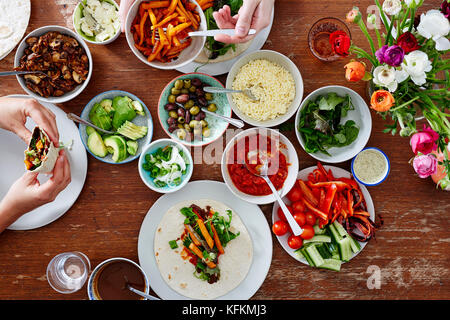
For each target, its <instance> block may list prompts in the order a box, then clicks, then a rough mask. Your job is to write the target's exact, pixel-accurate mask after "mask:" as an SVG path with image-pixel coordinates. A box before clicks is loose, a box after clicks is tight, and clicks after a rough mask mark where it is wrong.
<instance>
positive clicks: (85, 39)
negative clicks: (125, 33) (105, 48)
mask: <svg viewBox="0 0 450 320" xmlns="http://www.w3.org/2000/svg"><path fill="white" fill-rule="evenodd" d="M100 1H106V2H110V1H111V2H112V3H113V4H114V6H115V7H116V8H117V10H119V5H118V4H117V2H116V1H115V0H100ZM80 5H81V2H80V3H78V4H77V5H76V7H75V9H74V10H73V14H72V24H73V28H74V29H75V32H76V33H77V34H78V35H79V36H80V37H82V38H83V40H84V41H87V42H89V43H93V44H109V43H111V42H113V41H114V40H116V39H117V38H118V37H119V35H120V34H121V33H122V22H120V24H119V29H118V30H117V32H116V33H115V34H114V35H113V36H112V37H111V38H109V39H106V40H105V41H92V40H89V39H87V38H86V37H84V36H83V35H81V34H80V33H79V32H78V29H77V26H76V25H75V14H76V12H77V10H78V7H79V6H80ZM119 21H120V17H119Z"/></svg>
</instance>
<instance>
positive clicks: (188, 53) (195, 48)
mask: <svg viewBox="0 0 450 320" xmlns="http://www.w3.org/2000/svg"><path fill="white" fill-rule="evenodd" d="M144 1H148V0H136V1H135V2H134V3H133V5H132V6H131V8H130V10H129V11H128V14H127V20H126V22H125V35H126V37H127V42H128V46H129V47H130V49H131V51H133V53H134V54H135V55H136V57H138V58H139V60H141V61H142V62H143V63H145V64H147V65H149V66H151V67H154V68H157V69H165V70H171V69H177V68H180V67H182V66H184V65H187V64H188V63H190V62H192V61H194V59H195V58H196V57H197V56H198V55H199V54H200V53H201V51H202V50H203V47H204V45H205V42H206V37H193V38H192V43H191V44H190V45H189V47H187V48H185V49H184V50H183V51H181V53H180V55H179V56H178V59H176V60H175V61H172V62H166V63H164V62H160V61H151V62H149V61H148V60H147V57H146V56H144V55H143V54H142V53H141V52H140V51H139V50H138V49H136V47H135V46H134V38H133V34H132V33H131V24H132V23H133V20H134V18H135V17H136V14H137V13H138V10H139V5H140V4H141V2H144ZM191 2H193V3H195V5H196V6H197V12H198V13H199V15H200V24H199V27H198V30H197V31H204V30H207V26H206V18H205V14H204V13H203V10H202V9H201V7H200V6H199V5H198V3H197V2H196V1H195V0H191Z"/></svg>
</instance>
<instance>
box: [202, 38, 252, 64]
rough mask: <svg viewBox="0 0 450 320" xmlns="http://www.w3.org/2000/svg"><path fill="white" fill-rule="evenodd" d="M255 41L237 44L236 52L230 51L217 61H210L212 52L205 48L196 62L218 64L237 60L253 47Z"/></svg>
mask: <svg viewBox="0 0 450 320" xmlns="http://www.w3.org/2000/svg"><path fill="white" fill-rule="evenodd" d="M252 41H253V39H252V40H250V41H247V42H245V43H236V45H235V48H236V50H233V49H230V50H228V51H227V53H225V54H224V55H222V56H218V57H217V58H216V59H209V58H208V57H209V56H210V54H211V51H209V50H208V49H207V48H206V47H203V50H202V51H201V52H200V54H199V55H198V56H197V58H195V60H194V61H195V62H197V63H202V64H204V63H218V62H224V61H228V60H231V59H234V58H236V57H237V56H239V55H240V54H242V53H243V52H245V51H246V50H247V49H248V48H249V47H250V45H251V43H252Z"/></svg>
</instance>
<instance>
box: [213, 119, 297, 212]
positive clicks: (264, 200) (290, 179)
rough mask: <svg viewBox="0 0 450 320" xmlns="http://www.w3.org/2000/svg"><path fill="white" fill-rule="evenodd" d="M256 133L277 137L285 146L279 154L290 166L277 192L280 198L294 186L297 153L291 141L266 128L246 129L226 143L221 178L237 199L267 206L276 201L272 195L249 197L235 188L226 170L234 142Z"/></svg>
mask: <svg viewBox="0 0 450 320" xmlns="http://www.w3.org/2000/svg"><path fill="white" fill-rule="evenodd" d="M257 133H260V134H262V135H266V136H269V137H272V138H273V137H279V141H280V146H283V145H284V146H285V148H284V147H283V148H281V147H280V149H281V152H283V154H284V155H285V156H286V158H287V161H288V163H289V164H290V165H289V167H288V176H287V178H286V180H285V182H284V184H283V187H282V188H281V190H278V191H279V193H280V195H281V197H284V196H285V195H286V194H287V193H288V192H289V191H290V190H291V189H292V187H293V186H294V184H295V181H296V179H297V173H298V168H299V161H298V156H297V152H296V151H295V148H294V146H293V145H292V143H291V141H289V139H288V138H286V137H285V136H284V135H283V134H281V133H279V132H278V131H276V130H273V129H268V128H251V129H247V130H245V131H243V132H241V133H239V134H237V135H236V136H235V137H233V139H231V140H230V142H228V144H227V145H226V147H225V150H224V152H223V155H222V165H221V169H222V177H223V180H224V181H225V184H226V185H227V187H228V188H229V189H230V190H231V192H233V193H234V194H235V195H236V196H238V197H239V198H241V199H243V200H245V201H247V202H251V203H255V204H268V203H273V202H275V201H276V199H275V196H274V195H272V194H270V195H266V196H253V195H249V194H246V193H244V192H242V191H240V190H239V189H238V188H236V186H235V185H234V183H233V181H232V180H231V177H230V174H229V172H228V168H227V158H228V152H230V150H232V148H233V146H234V144H235V143H236V141H238V140H241V139H243V138H244V137H247V136H252V135H255V134H257Z"/></svg>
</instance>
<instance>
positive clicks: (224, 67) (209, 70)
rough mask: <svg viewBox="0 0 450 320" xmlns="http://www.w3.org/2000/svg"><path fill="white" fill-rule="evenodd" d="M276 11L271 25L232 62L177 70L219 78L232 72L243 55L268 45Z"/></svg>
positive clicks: (191, 65)
mask: <svg viewBox="0 0 450 320" xmlns="http://www.w3.org/2000/svg"><path fill="white" fill-rule="evenodd" d="M274 12H275V9H273V10H272V16H271V18H270V24H269V25H268V26H267V27H265V28H264V29H262V30H261V31H260V32H258V34H257V35H256V36H255V38H253V41H252V42H251V44H250V46H249V47H248V48H247V50H245V51H244V52H242V53H241V54H240V55H238V56H237V57H234V58H233V59H231V60H227V61H222V62H217V63H207V64H203V63H198V62H195V61H193V62H191V63H189V64H187V65H185V66H182V67H180V68H177V69H176V70H177V71H180V72H183V73H190V72H202V73H206V74H209V75H210V76H218V75H221V74H224V73H227V72H228V71H230V69H231V67H232V66H233V64H234V63H235V62H236V61H237V60H238V59H239V58H240V57H241V56H242V55H243V54H247V53H250V52H253V51H257V50H259V49H261V48H262V47H263V46H264V44H265V43H266V40H267V38H268V37H269V33H270V30H271V29H272V23H273V17H274Z"/></svg>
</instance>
